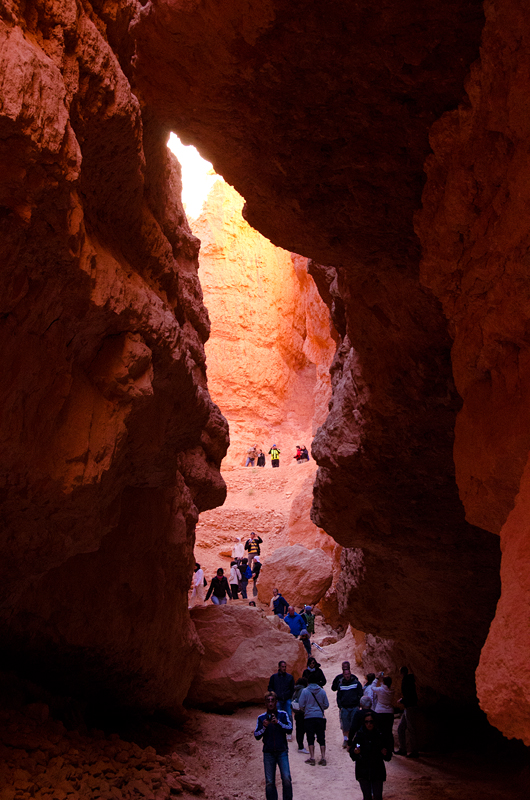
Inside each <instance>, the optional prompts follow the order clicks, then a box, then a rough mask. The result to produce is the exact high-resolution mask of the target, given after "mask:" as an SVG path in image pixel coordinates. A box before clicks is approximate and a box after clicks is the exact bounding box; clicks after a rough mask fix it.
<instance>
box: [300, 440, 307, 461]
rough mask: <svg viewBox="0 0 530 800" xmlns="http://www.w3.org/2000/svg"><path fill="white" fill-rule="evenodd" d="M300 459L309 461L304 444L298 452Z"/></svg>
mask: <svg viewBox="0 0 530 800" xmlns="http://www.w3.org/2000/svg"><path fill="white" fill-rule="evenodd" d="M299 460H300V461H309V452H308V450H307V447H306V446H305V444H303V445H302V451H301V453H300V459H299Z"/></svg>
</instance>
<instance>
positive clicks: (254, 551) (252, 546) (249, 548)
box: [245, 531, 263, 566]
mask: <svg viewBox="0 0 530 800" xmlns="http://www.w3.org/2000/svg"><path fill="white" fill-rule="evenodd" d="M260 544H263V539H262V538H261V536H258V535H257V534H255V533H254V531H252V533H251V534H250V539H247V541H246V542H245V550H246V552H247V553H248V563H249V564H250V566H252V562H253V560H254V556H260V555H261V549H260Z"/></svg>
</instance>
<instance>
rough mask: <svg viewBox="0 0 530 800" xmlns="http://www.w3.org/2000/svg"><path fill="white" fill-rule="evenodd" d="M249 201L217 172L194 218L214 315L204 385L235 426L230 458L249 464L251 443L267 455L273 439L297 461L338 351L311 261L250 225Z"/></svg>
mask: <svg viewBox="0 0 530 800" xmlns="http://www.w3.org/2000/svg"><path fill="white" fill-rule="evenodd" d="M243 202H244V201H243V198H242V197H240V195H238V194H237V192H236V191H235V190H234V189H232V187H230V186H228V184H226V183H225V182H224V181H222V180H219V181H217V182H216V183H215V184H214V186H213V188H212V190H211V191H210V193H209V195H208V198H207V200H206V203H205V205H204V207H203V211H202V213H201V215H200V217H199V218H198V219H196V220H195V221H193V222H192V230H193V232H194V234H195V235H196V236H197V237H198V238H199V239H200V240H201V252H200V277H201V285H202V288H203V292H204V302H205V305H206V307H207V308H208V312H209V315H210V319H211V323H212V325H211V336H210V339H209V341H208V343H207V345H206V348H205V349H206V360H207V365H208V385H209V389H210V392H211V393H212V397H213V398H214V400H215V402H216V403H217V404H218V405H219V407H220V408H221V409H222V411H223V414H225V416H226V418H227V419H228V422H229V424H230V448H229V451H228V455H227V459H226V460H225V464H226V465H229V466H232V465H240V464H244V463H245V457H246V453H247V450H248V448H249V447H251V446H253V445H254V444H258V447H261V448H262V449H263V451H264V452H265V453H267V452H268V451H269V449H270V447H271V445H272V444H275V443H276V444H277V445H278V447H279V449H280V451H281V454H282V459H281V461H282V463H285V461H289V462H290V461H292V457H293V455H294V453H295V447H296V445H297V444H300V445H304V444H306V445H307V447H310V446H311V440H312V438H313V435H314V433H315V431H316V429H317V427H318V425H320V424H321V423H322V422H323V421H324V419H325V415H326V411H327V403H328V400H329V397H330V394H331V383H330V377H329V366H330V364H331V361H332V359H333V354H334V351H335V343H334V341H333V339H332V338H331V335H330V316H329V311H328V309H327V307H326V305H325V304H324V302H323V301H322V299H321V298H320V296H319V294H318V291H317V288H316V286H315V283H314V281H313V279H312V278H311V277H310V276H309V275H308V273H307V259H306V258H302V257H300V256H291V254H290V253H287V252H286V251H285V250H281V249H280V248H278V247H275V246H274V245H273V244H272V243H271V242H269V241H268V239H265V238H264V237H263V236H262V235H261V234H260V233H258V232H257V231H255V230H254V229H253V228H251V227H250V226H249V225H248V223H247V222H245V220H244V219H243V217H242V216H241V210H242V207H243ZM267 462H268V463H269V458H268V457H267Z"/></svg>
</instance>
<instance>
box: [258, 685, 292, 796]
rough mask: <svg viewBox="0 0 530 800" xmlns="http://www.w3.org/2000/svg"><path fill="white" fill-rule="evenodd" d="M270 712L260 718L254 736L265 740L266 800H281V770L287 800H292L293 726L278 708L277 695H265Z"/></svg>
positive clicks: (271, 693) (267, 711) (272, 693)
mask: <svg viewBox="0 0 530 800" xmlns="http://www.w3.org/2000/svg"><path fill="white" fill-rule="evenodd" d="M265 704H266V708H267V710H266V712H265V713H264V714H260V715H259V717H258V721H257V723H256V730H255V731H254V736H255V737H256V739H257V740H258V741H259V740H260V739H263V766H264V768H265V797H266V798H267V800H278V790H277V789H276V767H278V768H279V770H280V777H281V781H282V788H283V794H282V797H283V800H292V797H293V785H292V781H291V770H290V769H289V750H288V748H289V746H288V744H287V734H288V733H289V734H290V733H291V732H292V730H293V723H292V722H291V720H290V719H289V717H288V716H287V714H286V713H285V711H281V710H279V709H278V708H277V698H276V694H275V693H274V692H267V694H266V695H265Z"/></svg>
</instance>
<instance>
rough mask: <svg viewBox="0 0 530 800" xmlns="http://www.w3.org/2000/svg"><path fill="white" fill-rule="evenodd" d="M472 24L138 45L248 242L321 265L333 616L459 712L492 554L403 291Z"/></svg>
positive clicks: (423, 324)
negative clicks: (234, 193) (468, 496)
mask: <svg viewBox="0 0 530 800" xmlns="http://www.w3.org/2000/svg"><path fill="white" fill-rule="evenodd" d="M482 24H483V17H482V8H481V6H480V4H479V3H474V2H467V1H466V2H451V3H449V4H444V5H440V4H439V3H436V2H430V0H429V1H428V2H425V3H421V4H411V3H409V2H400V1H399V0H398V2H392V3H387V4H383V5H382V6H381V5H379V6H377V8H374V6H373V4H372V3H368V2H361V3H360V4H359V3H357V4H355V6H354V7H353V6H352V5H351V4H344V3H339V2H338V0H337V2H331V3H326V4H325V5H315V4H312V5H311V4H310V5H308V4H307V3H301V2H297V1H296V0H295V2H290V3H286V2H283V0H254V1H253V2H251V4H250V6H249V5H248V4H247V3H245V4H244V6H243V5H242V4H240V3H239V2H235V3H233V2H231V3H228V2H221V3H219V2H217V3H215V4H213V3H208V2H206V3H201V4H200V5H199V4H197V3H186V4H178V5H176V4H175V3H172V2H169V0H154V1H153V2H151V3H149V4H147V5H146V7H145V9H144V10H143V11H142V14H141V17H140V21H139V23H138V25H137V27H136V29H135V35H136V37H137V57H136V70H137V73H136V74H137V76H138V78H139V80H140V82H141V86H142V91H143V92H145V96H146V98H148V101H149V102H150V104H151V105H152V107H153V110H154V111H156V114H157V116H158V117H159V118H160V119H161V120H163V121H164V122H165V123H166V124H168V125H171V126H172V127H174V128H175V130H176V131H177V132H178V134H179V135H180V136H181V138H183V139H184V140H185V141H190V142H193V143H195V144H197V145H198V146H199V147H200V149H201V151H202V152H203V153H204V154H205V156H207V157H208V158H209V159H210V160H212V161H213V163H214V166H215V167H216V169H217V170H218V171H219V172H221V173H222V174H223V175H224V176H225V178H226V179H227V180H229V181H230V182H231V183H232V184H233V185H234V186H235V187H236V188H237V189H238V191H240V192H241V194H243V195H244V196H245V198H246V201H247V206H246V211H245V214H246V217H247V219H248V220H249V221H250V222H251V223H252V224H253V225H255V226H256V227H257V228H258V229H259V230H261V232H262V233H264V234H265V235H267V236H268V237H270V238H271V240H273V241H274V242H275V243H276V244H278V245H281V246H283V247H286V248H289V249H291V250H295V251H297V252H301V253H303V254H304V255H307V256H311V257H312V258H314V259H316V260H317V261H319V262H320V263H323V264H331V265H333V266H334V267H335V268H336V270H334V269H330V268H327V269H324V270H319V269H318V268H317V267H316V266H314V267H313V273H314V275H315V279H316V281H317V284H318V286H319V289H320V290H321V294H322V296H323V297H327V299H328V302H329V303H330V306H332V307H333V310H334V322H335V327H336V328H337V330H338V331H339V332H340V334H341V341H340V342H339V346H338V350H337V355H336V358H335V361H334V364H333V367H332V373H333V401H332V409H331V412H330V416H329V417H328V420H327V422H326V423H325V425H324V426H323V428H322V429H321V431H320V433H319V434H318V435H317V438H316V441H315V443H314V447H313V452H314V455H315V457H316V458H317V460H318V462H319V464H320V465H321V468H320V471H319V475H318V478H317V483H316V488H315V502H314V521H315V522H316V523H317V524H318V525H319V526H320V527H323V528H325V529H326V531H327V532H328V533H330V534H332V535H333V536H334V537H335V538H336V539H337V541H339V542H340V543H341V544H342V545H344V546H346V547H347V548H351V552H349V553H348V552H346V553H344V554H343V557H344V559H346V560H345V561H344V571H343V589H342V594H343V599H344V602H343V611H344V613H346V614H349V615H351V617H352V618H353V617H354V618H355V624H356V627H364V629H365V630H370V631H372V632H374V633H378V634H380V635H382V636H385V637H388V638H391V639H393V640H394V641H397V643H398V645H401V646H403V647H404V649H405V651H406V652H407V654H408V658H409V659H410V662H411V664H412V666H413V668H414V670H415V672H416V673H417V675H418V678H419V681H420V682H421V683H423V684H424V685H426V686H430V687H431V688H433V689H434V690H435V691H436V692H442V693H447V694H450V695H451V696H453V697H458V698H460V699H472V698H474V669H475V666H476V664H477V662H478V657H479V652H480V648H481V645H482V643H483V641H484V639H485V636H486V633H487V630H488V626H489V623H490V620H491V618H492V616H493V614H494V608H495V602H496V600H497V597H498V592H499V581H498V565H499V552H498V543H497V542H496V540H495V538H494V536H492V535H491V534H483V533H482V532H480V531H479V530H478V529H477V528H475V527H473V526H472V525H470V524H469V523H467V522H466V521H465V519H464V511H463V508H462V506H461V503H460V500H459V496H458V490H457V486H456V482H455V475H454V465H453V459H452V447H453V430H454V423H455V417H456V414H457V411H458V410H459V407H460V400H459V398H458V396H457V394H456V391H455V387H454V384H453V380H452V374H451V361H450V347H451V339H450V335H449V333H448V330H447V322H446V319H445V317H444V314H443V311H442V307H441V304H440V303H439V301H438V300H437V299H436V298H435V297H434V296H433V294H432V293H431V291H430V290H429V289H428V288H426V287H424V286H422V285H421V284H420V281H419V268H418V264H419V245H418V240H417V239H416V237H415V236H414V233H413V213H414V211H415V210H416V209H417V208H418V207H419V204H420V196H421V190H422V186H423V181H424V175H423V162H424V159H425V157H426V156H427V154H428V152H429V142H428V132H429V128H430V126H431V125H432V124H433V122H434V121H435V120H436V119H437V118H438V117H439V116H440V115H441V114H442V113H443V112H445V111H446V110H447V109H448V108H453V107H455V106H456V105H457V104H458V102H459V101H460V99H461V97H462V95H463V91H464V90H463V81H464V77H465V75H466V73H467V71H468V69H469V65H470V64H471V62H472V61H473V60H474V59H475V58H476V56H477V54H478V43H479V36H480V29H481V26H482ZM359 548H362V550H363V560H362V565H360V563H359V559H358V556H359ZM427 587H428V591H427ZM462 609H464V611H463V613H461V611H462ZM455 616H458V618H459V620H460V619H461V629H459V633H458V635H455V631H454V625H453V624H452V621H451V620H452V619H454V618H455ZM464 643H465V646H464Z"/></svg>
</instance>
